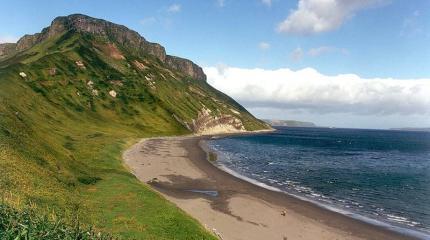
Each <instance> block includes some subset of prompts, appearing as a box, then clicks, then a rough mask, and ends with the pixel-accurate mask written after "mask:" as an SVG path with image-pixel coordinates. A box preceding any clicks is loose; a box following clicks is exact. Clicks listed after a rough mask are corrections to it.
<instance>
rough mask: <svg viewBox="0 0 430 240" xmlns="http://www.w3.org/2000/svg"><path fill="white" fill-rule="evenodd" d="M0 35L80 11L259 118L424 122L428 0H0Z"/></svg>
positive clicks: (427, 111)
mask: <svg viewBox="0 0 430 240" xmlns="http://www.w3.org/2000/svg"><path fill="white" fill-rule="evenodd" d="M0 6H2V7H1V8H2V12H3V13H7V14H1V15H0V42H13V41H17V39H19V38H20V37H21V36H23V35H24V34H28V33H35V32H39V31H40V30H41V29H42V28H43V27H46V26H48V25H49V24H50V22H51V21H52V19H53V18H55V17H56V16H64V15H68V14H72V13H83V14H87V15H90V16H93V17H97V18H102V19H106V20H109V21H112V22H115V23H119V24H123V25H125V26H127V27H129V28H131V29H133V30H136V31H137V32H139V33H140V34H141V35H142V36H144V37H145V38H146V39H147V40H149V41H152V42H158V43H160V44H162V45H163V46H165V47H166V50H167V52H168V53H169V54H172V55H177V56H181V57H185V58H189V59H191V60H193V61H194V62H196V63H197V64H199V65H200V66H202V67H203V68H204V71H205V72H206V74H207V75H208V82H209V83H210V84H211V85H212V86H214V87H216V88H217V89H219V90H221V91H223V92H225V93H227V94H228V95H230V96H231V97H233V98H234V99H236V100H237V101H238V102H239V103H241V104H243V105H244V106H245V107H246V108H247V109H248V110H249V111H250V112H251V113H253V114H254V115H256V116H257V117H260V118H276V119H295V120H303V121H312V122H314V123H316V124H318V125H322V126H335V127H354V128H391V127H430V47H429V44H428V43H429V42H430V11H428V9H430V1H429V0H408V1H405V0H176V1H174V0H166V1H159V0H123V1H113V0H111V1H107V0H103V1H102V0H91V1H88V0H50V1H48V0H40V1H29V0H28V1H5V0H0Z"/></svg>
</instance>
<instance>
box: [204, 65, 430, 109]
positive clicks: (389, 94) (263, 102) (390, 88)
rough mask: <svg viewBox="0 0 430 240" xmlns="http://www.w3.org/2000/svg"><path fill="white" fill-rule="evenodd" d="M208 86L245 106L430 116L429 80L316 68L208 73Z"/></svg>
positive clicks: (212, 69)
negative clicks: (331, 72)
mask: <svg viewBox="0 0 430 240" xmlns="http://www.w3.org/2000/svg"><path fill="white" fill-rule="evenodd" d="M204 71H205V73H206V74H207V76H208V82H209V84H211V85H212V86H214V87H215V88H217V89H218V90H220V91H222V92H224V93H226V94H228V95H230V96H232V97H233V98H235V99H236V100H237V101H239V102H240V103H242V104H244V106H246V107H250V108H257V107H260V108H272V109H284V110H289V111H291V110H299V111H306V112H309V113H317V114H329V113H348V114H357V115H368V116H392V115H396V114H397V115H410V114H416V115H421V116H424V115H425V116H430V79H409V80H398V79H391V78H374V79H365V78H361V77H359V76H357V75H355V74H342V75H336V76H327V75H323V74H321V73H319V72H317V71H316V70H314V69H312V68H305V69H302V70H298V71H292V70H290V69H287V68H284V69H278V70H264V69H241V68H234V67H226V66H224V67H223V68H222V69H218V68H217V67H207V68H205V69H204Z"/></svg>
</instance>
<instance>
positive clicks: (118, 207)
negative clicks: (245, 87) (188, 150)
mask: <svg viewBox="0 0 430 240" xmlns="http://www.w3.org/2000/svg"><path fill="white" fill-rule="evenodd" d="M94 41H95V40H94V38H92V37H91V36H84V35H79V34H71V33H66V34H64V35H62V36H58V37H55V38H53V39H51V40H49V41H46V42H43V43H42V44H39V45H36V46H35V47H33V48H31V49H30V50H28V51H26V52H23V53H19V54H18V55H17V56H15V57H13V58H9V59H6V60H3V61H1V62H0V169H2V174H1V175H0V194H3V195H4V194H7V196H9V197H7V198H5V199H3V201H2V205H0V206H1V211H2V212H1V214H2V215H1V216H0V218H1V219H0V220H1V221H2V224H3V225H2V228H3V229H0V230H4V231H6V232H7V234H6V235H4V236H3V235H0V236H1V238H4V239H13V237H14V236H16V237H17V239H20V238H21V239H30V238H33V239H34V238H39V236H42V235H43V234H46V232H51V233H52V234H54V233H55V231H57V230H55V231H54V230H52V229H54V228H56V227H55V226H60V228H61V229H63V230H61V231H62V232H68V234H69V233H70V234H69V235H67V236H66V235H55V234H56V233H55V234H54V235H52V236H53V237H52V238H46V239H60V238H61V237H63V238H64V239H67V238H70V239H85V238H97V237H98V236H95V235H94V234H95V233H98V232H103V233H104V234H105V235H103V234H102V236H115V237H117V238H124V239H215V237H214V236H213V235H211V234H210V233H209V232H208V231H207V230H206V229H204V228H203V227H202V226H201V225H200V224H199V223H198V222H197V221H196V220H195V219H193V218H191V217H190V216H188V215H187V214H186V213H184V212H183V211H182V210H180V209H178V208H177V207H176V206H174V205H173V204H172V203H170V202H168V201H167V200H165V199H164V198H163V197H162V196H160V195H158V194H157V193H155V192H154V191H152V190H151V189H150V188H149V187H148V186H147V185H145V184H142V183H141V182H140V181H138V180H137V179H136V178H135V177H134V176H133V175H132V174H131V173H130V172H129V171H128V170H127V169H126V168H125V167H124V166H123V163H122V159H121V153H122V152H123V151H124V150H125V149H126V148H127V147H129V146H131V145H132V144H133V143H135V142H136V141H137V140H138V139H139V138H142V137H152V136H166V135H182V134H186V133H189V131H188V130H187V129H186V128H185V127H184V126H183V125H182V124H181V123H179V122H178V121H176V119H175V116H176V117H179V118H180V119H182V120H183V121H191V119H192V118H195V117H196V116H197V113H198V111H199V110H200V109H201V108H202V107H203V105H204V106H206V107H208V108H210V109H212V110H213V112H223V111H229V112H230V110H229V109H236V110H238V111H241V116H240V117H241V119H242V122H243V123H244V125H245V127H246V128H247V129H248V130H253V129H260V128H263V127H264V125H262V123H261V122H259V121H256V120H255V119H254V118H253V117H252V116H251V115H250V114H249V113H247V112H246V110H245V109H243V108H242V107H241V106H240V105H238V104H237V103H235V102H234V101H233V100H231V99H230V98H229V97H227V96H226V95H224V94H222V93H220V92H218V91H216V90H214V89H213V88H212V87H210V86H209V85H208V84H207V83H205V82H201V81H195V80H192V79H189V78H186V77H185V76H183V75H182V74H181V73H178V72H172V71H171V70H168V69H166V68H164V67H163V66H162V65H160V63H159V62H158V61H157V60H155V59H153V58H151V57H150V56H135V55H133V54H131V53H130V52H127V49H121V50H122V51H123V53H125V54H124V55H125V56H126V58H127V59H126V60H121V61H119V60H112V59H111V60H110V61H107V60H106V58H107V57H106V56H104V55H101V54H103V51H100V50H97V47H98V48H100V44H103V42H99V43H98V44H97V45H93V42H94ZM94 46H96V47H94ZM135 59H139V61H140V62H145V64H146V65H147V66H148V68H147V69H145V70H139V69H137V68H135V67H134V66H133V64H132V61H133V60H135ZM78 60H79V61H82V62H83V63H84V64H85V69H83V68H79V67H77V66H76V64H75V61H78ZM51 68H56V74H55V75H54V76H51V75H50V74H49V69H51ZM21 71H23V72H25V73H26V74H27V76H28V77H27V78H21V77H19V75H18V73H19V72H21ZM145 76H152V78H153V81H154V82H155V86H156V87H155V88H153V87H151V86H150V85H149V83H148V81H147V80H146V78H145ZM90 81H91V82H92V83H93V84H89V82H90ZM119 83H120V84H119ZM190 88H193V89H194V91H197V92H200V93H203V94H193V93H192V92H190V91H189V89H190ZM94 89H96V90H97V92H98V94H94V92H93V90H94ZM110 90H115V91H116V92H117V93H118V96H117V97H116V98H112V97H111V96H110V95H109V94H108V92H109V91H110ZM214 99H215V100H214ZM173 115H175V116H173ZM29 205H31V206H32V207H31V210H29V209H28V206H29ZM50 212H55V213H57V214H59V215H60V216H77V217H76V218H70V217H69V218H65V219H64V220H56V219H62V218H51V219H50V218H48V217H46V216H48V215H49V213H50ZM76 213H79V214H76ZM22 222H25V224H22ZM60 223H61V224H60ZM77 223H79V224H78V225H77ZM26 224H27V225H26ZM23 226H25V227H23ZM77 226H79V228H78V229H76V228H77ZM89 226H91V231H89V232H90V234H89V235H85V234H86V231H88V229H90V227H89ZM26 229H27V230H26ZM28 229H41V230H40V231H39V230H37V231H34V232H29V230H28ZM58 234H60V233H58ZM64 234H65V233H64ZM26 236H27V237H26ZM30 236H32V237H30ZM58 236H61V237H58ZM73 236H74V237H73ZM63 238H61V239H63Z"/></svg>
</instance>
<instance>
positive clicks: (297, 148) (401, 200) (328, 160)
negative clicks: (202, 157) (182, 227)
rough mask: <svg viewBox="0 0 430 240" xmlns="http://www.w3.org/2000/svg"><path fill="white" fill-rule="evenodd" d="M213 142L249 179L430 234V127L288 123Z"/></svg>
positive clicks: (222, 158)
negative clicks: (426, 129) (298, 125)
mask: <svg viewBox="0 0 430 240" xmlns="http://www.w3.org/2000/svg"><path fill="white" fill-rule="evenodd" d="M208 146H209V148H210V149H212V150H213V151H215V152H217V154H218V160H217V164H219V165H220V166H222V167H223V168H226V169H228V170H229V171H233V172H235V173H236V174H240V175H241V176H244V177H246V178H248V179H253V180H254V181H257V182H258V183H263V184H264V185H267V186H270V187H272V188H276V189H279V190H281V191H284V192H287V193H290V194H293V195H296V196H298V197H300V198H304V199H307V200H309V201H312V202H315V203H318V204H320V205H322V206H326V207H328V208H330V209H335V210H337V211H339V212H342V213H345V214H349V215H352V216H354V217H358V218H361V219H365V220H368V221H370V222H373V223H376V224H381V225H384V226H388V227H391V228H394V229H396V230H398V231H406V232H408V233H411V234H415V235H419V236H420V237H422V238H426V239H427V238H430V133H429V132H411V131H394V130H393V131H391V130H362V129H329V128H288V127H285V128H279V129H278V130H277V131H276V132H271V133H265V134H260V135H248V136H234V137H227V138H220V139H213V140H209V141H208Z"/></svg>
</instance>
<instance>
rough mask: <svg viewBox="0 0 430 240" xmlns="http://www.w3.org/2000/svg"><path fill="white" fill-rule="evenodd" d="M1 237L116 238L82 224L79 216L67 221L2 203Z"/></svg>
mask: <svg viewBox="0 0 430 240" xmlns="http://www.w3.org/2000/svg"><path fill="white" fill-rule="evenodd" d="M0 239H14V240H19V239H49V240H51V239H52V240H54V239H58V240H63V239H64V240H69V239H70V240H72V239H82V240H86V239H99V240H105V239H106V240H110V239H115V237H113V236H112V235H109V234H105V233H102V232H96V231H94V230H93V229H91V228H87V227H84V226H82V225H81V223H80V222H79V218H78V217H74V218H73V220H71V221H65V220H64V218H62V217H61V216H57V215H55V214H54V213H51V214H50V215H49V216H48V215H40V214H39V213H37V212H35V211H34V210H33V209H32V208H31V207H27V208H25V209H21V210H16V209H14V208H11V207H10V206H8V205H7V204H4V203H0Z"/></svg>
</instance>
